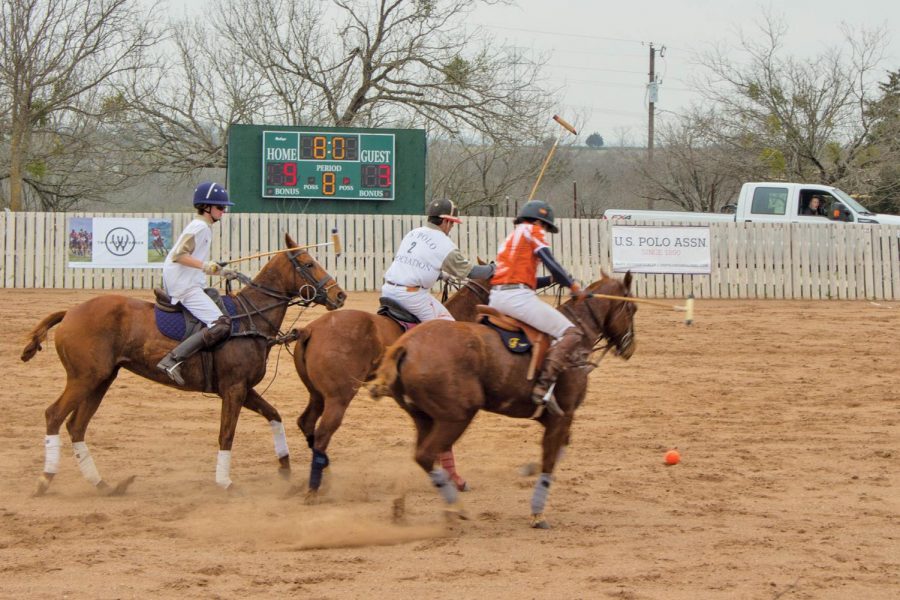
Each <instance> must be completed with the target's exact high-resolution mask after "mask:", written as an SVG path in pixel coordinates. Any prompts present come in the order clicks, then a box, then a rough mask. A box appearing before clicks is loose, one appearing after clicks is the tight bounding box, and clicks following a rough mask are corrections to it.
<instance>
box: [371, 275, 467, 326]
mask: <svg viewBox="0 0 900 600" xmlns="http://www.w3.org/2000/svg"><path fill="white" fill-rule="evenodd" d="M381 295H382V296H385V297H387V298H390V299H391V300H394V301H395V302H397V303H398V304H400V306H402V307H403V308H405V309H406V310H408V311H409V312H411V313H412V314H414V315H415V316H416V317H418V318H419V320H420V321H422V322H423V323H424V322H425V321H431V320H432V319H444V320H445V321H455V320H456V319H454V318H453V315H451V314H450V311H448V310H447V309H446V308H445V307H444V305H443V304H441V303H440V302H438V301H437V299H436V298H435V297H434V296H432V295H431V294H430V293H429V292H428V290H423V289H418V290H416V291H415V292H407V291H406V288H404V287H399V286H396V285H391V284H390V283H386V284H384V285H383V286H382V287H381Z"/></svg>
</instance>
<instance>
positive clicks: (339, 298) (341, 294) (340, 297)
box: [336, 292, 347, 308]
mask: <svg viewBox="0 0 900 600" xmlns="http://www.w3.org/2000/svg"><path fill="white" fill-rule="evenodd" d="M346 299H347V294H346V293H345V292H338V293H337V302H336V304H337V307H338V308H340V307H342V306H343V305H344V301H345V300H346Z"/></svg>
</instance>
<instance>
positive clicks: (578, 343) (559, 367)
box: [531, 327, 585, 405]
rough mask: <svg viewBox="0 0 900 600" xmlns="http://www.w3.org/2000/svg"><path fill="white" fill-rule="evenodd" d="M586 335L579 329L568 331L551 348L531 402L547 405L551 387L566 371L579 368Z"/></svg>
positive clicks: (532, 392) (569, 329)
mask: <svg viewBox="0 0 900 600" xmlns="http://www.w3.org/2000/svg"><path fill="white" fill-rule="evenodd" d="M583 343H584V334H583V333H581V330H580V329H578V328H577V327H570V328H568V329H566V330H565V331H564V332H563V334H562V337H560V338H559V339H558V340H556V343H555V344H553V345H552V346H550V350H548V351H547V358H545V359H544V366H543V368H542V369H541V373H540V375H538V378H537V381H536V382H535V384H534V389H533V390H532V391H531V400H532V401H533V402H534V403H535V404H538V405H543V404H545V403H546V400H545V399H544V397H545V396H547V392H548V391H549V390H550V387H551V386H552V385H553V384H554V383H556V378H557V377H559V374H560V373H562V372H563V371H564V370H566V369H568V368H570V367H574V366H577V365H578V364H580V363H581V361H582V360H583V359H584V353H585V352H584V351H585V349H584V347H583Z"/></svg>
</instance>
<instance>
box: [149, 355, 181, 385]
mask: <svg viewBox="0 0 900 600" xmlns="http://www.w3.org/2000/svg"><path fill="white" fill-rule="evenodd" d="M183 362H184V361H183V360H179V361H178V362H176V363H175V364H174V365H172V366H171V367H167V366H166V365H164V364H163V361H160V362H159V364H157V365H156V368H157V369H159V370H160V371H162V372H163V373H165V374H166V375H168V376H169V379H171V380H172V381H174V382H175V383H176V384H177V385H184V378H183V377H182V376H181V372H180V371H179V368H180V367H181V363H183Z"/></svg>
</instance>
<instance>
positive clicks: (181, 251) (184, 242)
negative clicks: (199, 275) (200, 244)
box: [172, 234, 203, 269]
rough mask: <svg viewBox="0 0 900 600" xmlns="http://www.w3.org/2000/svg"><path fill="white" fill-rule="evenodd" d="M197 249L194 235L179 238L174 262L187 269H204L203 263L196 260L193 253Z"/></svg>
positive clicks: (183, 235) (173, 258)
mask: <svg viewBox="0 0 900 600" xmlns="http://www.w3.org/2000/svg"><path fill="white" fill-rule="evenodd" d="M196 248H197V242H196V240H195V239H194V236H193V235H192V234H182V236H181V237H180V238H178V245H177V246H175V253H174V256H173V257H172V262H177V263H178V264H180V265H184V266H186V267H194V268H195V269H202V268H203V261H202V260H200V259H198V258H194V256H193V253H194V250H195V249H196Z"/></svg>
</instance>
